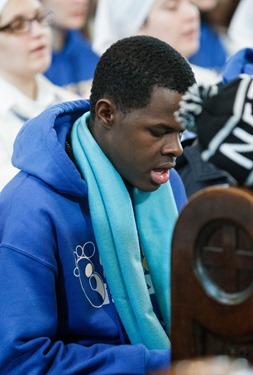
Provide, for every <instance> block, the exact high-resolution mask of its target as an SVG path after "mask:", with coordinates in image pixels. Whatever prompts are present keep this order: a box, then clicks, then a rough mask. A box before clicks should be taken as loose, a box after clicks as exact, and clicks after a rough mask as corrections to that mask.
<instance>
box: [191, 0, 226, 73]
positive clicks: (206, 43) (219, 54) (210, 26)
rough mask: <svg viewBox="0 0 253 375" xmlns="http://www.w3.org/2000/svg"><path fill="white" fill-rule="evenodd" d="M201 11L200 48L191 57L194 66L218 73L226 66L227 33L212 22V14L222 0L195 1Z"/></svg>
mask: <svg viewBox="0 0 253 375" xmlns="http://www.w3.org/2000/svg"><path fill="white" fill-rule="evenodd" d="M193 2H194V4H196V5H197V7H198V9H199V11H200V17H201V26H200V47H199V49H198V51H197V52H195V53H194V54H193V55H192V56H190V57H189V61H190V63H192V64H195V65H199V66H202V67H204V68H209V69H210V68H211V69H216V70H218V71H220V70H221V68H222V67H223V66H224V64H225V62H226V59H227V57H228V51H227V47H226V44H225V41H224V40H223V39H225V37H224V36H223V34H224V33H225V34H226V32H225V31H224V29H221V27H219V26H218V25H216V24H215V23H213V22H212V18H211V17H210V14H211V12H212V11H213V10H214V9H215V8H217V7H218V5H219V3H220V2H221V0H193Z"/></svg>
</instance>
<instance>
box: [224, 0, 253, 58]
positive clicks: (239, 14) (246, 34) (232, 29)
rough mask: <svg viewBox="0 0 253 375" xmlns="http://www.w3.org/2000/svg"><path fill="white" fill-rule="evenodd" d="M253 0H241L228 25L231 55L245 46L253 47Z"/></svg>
mask: <svg viewBox="0 0 253 375" xmlns="http://www.w3.org/2000/svg"><path fill="white" fill-rule="evenodd" d="M252 17H253V7H252V0H239V2H238V5H237V7H236V9H235V11H234V13H233V16H232V18H231V21H230V23H229V27H228V31H227V34H228V47H229V50H230V55H234V54H235V53H236V52H238V51H239V50H241V49H243V48H253V26H252Z"/></svg>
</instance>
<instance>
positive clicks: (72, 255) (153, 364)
mask: <svg viewBox="0 0 253 375" xmlns="http://www.w3.org/2000/svg"><path fill="white" fill-rule="evenodd" d="M151 60H152V64H150V61H151ZM194 82H195V78H194V74H193V72H192V70H191V68H190V65H189V64H188V62H187V61H186V60H185V59H184V58H183V57H182V56H181V55H180V54H179V53H178V52H177V51H176V50H175V49H173V48H172V47H171V46H169V45H168V44H167V43H164V42H162V41H161V40H159V39H157V38H152V37H149V36H133V37H129V38H126V39H121V40H119V41H118V42H116V43H115V44H113V45H112V46H111V47H110V48H109V49H108V50H107V51H106V52H105V53H104V54H103V55H102V56H101V58H100V60H99V62H98V64H97V67H96V70H95V74H94V79H93V84H92V90H91V96H90V101H87V100H79V101H78V100H77V101H71V102H68V103H61V104H58V105H55V106H52V107H50V108H49V109H47V110H45V111H44V112H42V113H41V114H40V115H39V116H37V117H35V118H34V119H31V120H29V121H28V122H27V123H26V124H25V125H24V127H23V128H22V130H21V131H20V133H19V135H18V136H17V139H16V142H15V146H14V154H13V162H14V164H15V165H16V166H17V167H18V168H20V169H21V172H20V173H19V174H18V175H17V176H15V177H14V178H13V179H12V180H11V181H10V182H9V183H8V184H7V185H6V186H5V188H4V189H3V191H2V193H1V194H0V248H1V252H0V275H1V283H0V315H1V316H2V317H3V319H2V321H1V324H0V346H1V351H0V368H1V374H29V373H30V374H31V373H33V374H45V373H48V374H49V373H50V374H51V375H59V374H72V375H77V374H89V375H94V374H97V375H100V374H110V375H112V374H115V375H116V374H117V375H121V374H122V375H123V374H128V375H130V374H132V375H136V374H139V375H144V374H146V373H148V371H152V370H159V369H162V368H165V367H167V366H169V364H170V340H169V332H170V246H171V237H172V233H173V228H174V224H175V222H176V220H177V217H178V211H180V210H181V209H182V207H183V206H184V204H185V203H186V196H185V191H184V188H183V184H182V181H181V179H180V178H179V176H178V174H177V173H176V172H175V170H174V167H175V163H176V158H177V157H178V156H179V155H181V153H182V147H181V143H180V137H181V130H182V127H181V125H180V124H179V123H178V122H177V121H176V120H175V119H174V112H175V111H176V110H177V109H178V108H179V101H180V99H181V97H182V95H183V93H184V92H185V91H186V90H187V88H188V87H189V86H191V85H192V84H193V83H194Z"/></svg>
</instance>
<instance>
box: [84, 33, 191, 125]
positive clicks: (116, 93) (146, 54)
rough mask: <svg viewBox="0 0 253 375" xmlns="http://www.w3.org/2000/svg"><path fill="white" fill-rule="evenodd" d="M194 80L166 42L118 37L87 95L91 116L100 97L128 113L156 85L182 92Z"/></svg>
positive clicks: (142, 102)
mask: <svg viewBox="0 0 253 375" xmlns="http://www.w3.org/2000/svg"><path fill="white" fill-rule="evenodd" d="M194 82H195V78H194V74H193V72H192V69H191V67H190V65H189V64H188V62H187V61H186V60H185V58H184V57H182V56H181V55H180V54H179V53H178V52H177V51H176V50H175V49H174V48H172V47H171V46H170V45H168V44H167V43H165V42H163V41H161V40H160V39H157V38H153V37H150V36H144V35H140V36H132V37H129V38H125V39H121V40H119V41H117V42H116V43H114V44H113V45H111V46H110V47H109V48H108V49H107V50H106V51H105V53H104V54H103V55H102V56H101V58H100V60H99V62H98V64H97V67H96V70H95V73H94V78H93V84H92V89H91V96H90V111H91V118H92V119H94V117H95V105H96V103H97V101H98V100H99V99H101V98H103V97H104V98H107V99H109V100H111V101H112V102H113V103H114V105H115V106H116V107H117V109H118V110H120V111H121V112H123V113H127V112H129V111H130V110H131V109H136V108H142V107H145V106H146V105H147V104H148V103H149V101H150V98H151V94H152V92H153V89H154V88H155V87H164V88H168V89H170V90H173V91H177V92H179V93H184V92H185V91H186V90H187V88H188V87H189V86H191V85H192V84H193V83H194Z"/></svg>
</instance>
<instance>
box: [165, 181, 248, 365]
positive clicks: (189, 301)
mask: <svg viewBox="0 0 253 375" xmlns="http://www.w3.org/2000/svg"><path fill="white" fill-rule="evenodd" d="M171 288H172V289H171V293H172V296H171V297H172V301H171V305H172V323H171V347H172V361H179V360H183V359H193V358H200V357H201V358H206V357H210V356H218V355H227V356H229V357H236V358H238V357H240V358H241V357H243V358H246V359H247V360H248V361H249V363H251V364H252V362H253V189H244V188H236V187H217V186H216V187H210V188H207V189H204V190H202V191H200V192H198V193H196V194H195V195H193V196H192V197H191V198H190V200H189V202H188V204H187V205H186V206H185V208H184V209H183V211H182V212H181V214H180V216H179V218H178V221H177V223H176V226H175V230H174V235H173V240H172V270H171Z"/></svg>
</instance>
